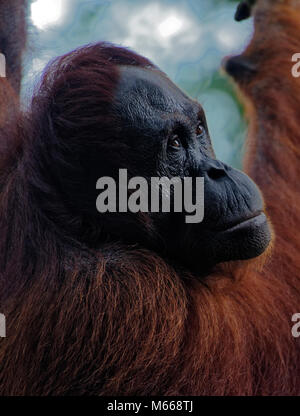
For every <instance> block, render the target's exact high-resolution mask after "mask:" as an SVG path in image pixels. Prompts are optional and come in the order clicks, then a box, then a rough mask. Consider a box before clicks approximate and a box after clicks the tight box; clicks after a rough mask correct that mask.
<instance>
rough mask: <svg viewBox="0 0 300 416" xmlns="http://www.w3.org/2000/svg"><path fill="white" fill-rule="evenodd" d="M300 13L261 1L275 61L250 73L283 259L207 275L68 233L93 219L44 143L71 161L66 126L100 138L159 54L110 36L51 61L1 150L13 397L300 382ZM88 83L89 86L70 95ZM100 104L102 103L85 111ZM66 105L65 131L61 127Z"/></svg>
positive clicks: (2, 388)
mask: <svg viewBox="0 0 300 416" xmlns="http://www.w3.org/2000/svg"><path fill="white" fill-rule="evenodd" d="M299 21H300V14H299V12H298V11H297V13H296V11H295V10H291V9H290V8H288V7H284V6H278V8H276V7H274V8H273V9H272V13H271V12H270V11H269V12H268V14H266V13H265V12H264V10H263V11H262V12H260V13H259V12H257V15H256V31H255V35H254V38H253V40H252V42H251V44H250V46H249V48H248V49H247V50H246V51H245V53H244V55H243V56H246V57H247V59H248V60H251V59H256V61H255V62H257V64H258V66H259V68H258V69H257V71H256V72H255V73H254V74H253V75H252V78H251V79H250V78H249V79H248V80H246V81H245V78H244V77H243V78H242V80H241V81H239V79H238V76H236V81H237V82H239V84H240V86H241V88H242V90H243V92H244V94H246V95H247V97H248V102H247V108H248V114H249V117H250V123H251V125H250V137H249V144H250V146H251V149H250V156H249V157H248V161H247V170H248V171H249V172H250V174H252V177H254V179H255V180H256V181H257V183H258V184H259V185H260V186H261V187H262V189H263V192H264V195H265V200H266V206H267V211H268V213H269V216H270V218H271V221H272V223H273V226H274V229H275V233H276V240H275V242H274V247H273V251H272V255H270V256H269V257H268V259H267V260H266V261H263V260H265V259H258V261H257V260H256V261H250V262H237V263H230V264H226V265H221V266H218V267H217V268H216V270H215V271H214V273H212V274H211V275H210V276H207V277H206V278H205V279H202V280H199V279H197V276H193V275H190V274H189V273H184V272H182V271H181V272H179V271H178V270H175V269H174V268H173V267H172V265H170V264H167V263H166V261H165V260H164V259H162V258H160V257H159V256H158V255H156V254H155V253H153V252H150V251H147V250H143V249H136V248H134V247H126V246H123V245H121V244H117V245H111V244H109V243H105V244H103V246H102V247H101V248H100V249H91V248H89V247H88V246H87V245H84V244H83V243H80V242H79V240H78V239H77V238H75V237H74V235H75V234H73V233H70V232H69V233H68V232H67V231H66V230H72V231H73V230H74V229H76V230H77V228H78V224H73V223H72V221H73V222H75V223H76V221H77V220H76V218H75V217H73V216H72V215H70V213H69V211H67V210H66V208H65V205H64V204H62V202H61V201H62V198H61V194H58V190H57V182H56V177H55V175H54V176H51V175H52V172H53V169H51V166H50V162H51V160H53V159H51V158H50V153H48V152H45V151H42V150H43V146H46V148H47V146H48V148H49V149H50V151H51V152H53V151H54V150H53V149H55V151H56V157H57V164H58V169H59V166H60V164H63V157H62V153H60V151H61V149H58V148H57V147H55V143H49V140H50V141H51V140H52V139H53V137H54V135H52V132H53V129H55V130H57V129H59V128H61V130H60V131H61V134H65V137H66V138H67V137H68V134H69V133H70V132H72V136H74V134H75V135H76V134H77V136H78V139H81V140H85V139H87V138H86V137H84V138H80V135H81V131H83V130H84V131H86V132H87V134H88V132H89V130H88V128H87V127H88V126H89V123H94V122H95V121H96V122H99V120H101V117H104V114H105V111H106V108H107V107H106V105H110V100H111V94H112V91H113V88H114V86H115V83H116V81H117V72H116V67H115V66H116V65H117V64H119V57H120V56H121V57H122V60H124V61H123V63H124V64H128V65H132V64H133V65H145V66H147V65H151V64H150V63H149V61H146V60H144V58H141V57H138V56H137V55H135V54H133V53H131V52H129V51H127V50H123V49H119V48H115V47H113V46H110V45H106V44H100V45H94V46H90V47H87V48H83V49H79V50H77V51H75V52H73V53H71V54H70V55H66V56H64V57H62V58H59V59H58V60H56V61H55V62H54V63H52V64H51V65H50V66H49V67H48V68H47V70H46V72H45V74H44V76H43V79H42V84H41V88H40V89H39V91H38V92H37V94H36V95H35V97H34V99H33V105H32V109H31V113H29V114H25V115H21V116H19V121H18V122H16V123H15V124H16V125H18V126H19V127H16V128H15V133H14V135H13V137H10V142H11V145H10V147H9V149H8V150H7V151H6V154H5V155H3V156H2V155H1V168H0V169H1V177H0V178H1V183H0V186H1V194H0V213H1V216H0V235H1V239H0V272H1V275H0V302H1V313H4V314H5V315H6V318H7V338H5V339H1V340H0V392H1V394H3V395H83V394H85V395H174V394H177V395H182V394H184V395H187V394H188V395H258V394H260V395H279V394H287V395H296V394H300V383H299V378H298V375H299V374H300V349H299V340H296V339H294V338H293V337H292V334H291V326H292V322H291V317H292V315H293V314H294V313H296V312H298V311H299V308H300V293H299V292H300V282H299V277H300V273H299V272H300V256H299V252H300V237H299V234H298V233H297V231H298V230H299V229H300V194H299V193H297V191H299V177H300V176H299V174H300V164H299V149H298V148H297V143H298V142H299V139H300V138H299V135H300V133H299V129H298V125H297V120H299V119H300V81H298V80H296V79H291V78H288V76H289V75H288V70H290V67H289V63H290V56H291V55H292V52H294V49H295V48H296V47H298V49H299V47H300V29H299V24H298V22H299ZM278 26H279V27H280V30H278ZM102 75H103V77H102ZM101 77H102V78H101ZM107 79H108V81H107ZM103 80H105V81H103ZM72 82H74V83H76V82H78V85H80V87H79V88H78V89H76V88H75V90H74V91H75V92H74V94H73V95H72V96H70V95H69V94H68V89H67V86H68V85H70V83H72ZM54 90H55V91H58V95H56V96H58V97H59V100H58V101H55V102H54V101H53V91H54ZM105 99H107V102H106V104H105V103H104V104H103V101H101V100H104V101H105ZM100 101H101V102H100ZM84 103H86V105H87V108H89V109H91V108H92V110H91V111H93V109H94V111H95V114H93V113H88V112H87V114H85V112H84V111H83V112H80V111H79V109H81V110H82V108H84ZM91 103H92V104H93V105H94V107H93V106H92V107H91ZM53 111H58V112H59V114H60V115H61V120H59V122H61V127H60V125H59V124H58V125H55V126H53V124H51V123H52V121H51V114H52V112H53ZM24 119H25V120H26V119H27V120H29V122H28V121H24ZM100 122H101V123H102V121H100ZM105 122H106V120H103V123H105ZM104 125H105V124H104ZM108 127H109V126H108ZM64 129H65V130H64ZM104 130H105V128H104ZM50 144H52V145H53V146H52V147H51V146H50ZM52 156H53V153H52ZM62 192H63V190H62ZM54 219H55V221H54ZM57 224H59V226H58V225H57ZM260 263H262V264H260Z"/></svg>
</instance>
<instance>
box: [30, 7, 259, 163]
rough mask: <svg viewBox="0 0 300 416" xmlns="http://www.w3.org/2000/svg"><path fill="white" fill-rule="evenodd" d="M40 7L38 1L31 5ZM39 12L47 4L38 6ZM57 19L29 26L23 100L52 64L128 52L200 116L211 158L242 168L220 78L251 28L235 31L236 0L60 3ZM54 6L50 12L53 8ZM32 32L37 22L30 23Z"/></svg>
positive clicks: (239, 126)
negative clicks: (93, 53) (84, 49)
mask: <svg viewBox="0 0 300 416" xmlns="http://www.w3.org/2000/svg"><path fill="white" fill-rule="evenodd" d="M34 1H41V0H34ZM42 1H43V2H44V3H45V11H44V13H47V7H46V6H47V4H48V7H51V5H50V3H51V0H49V2H48V3H47V0H42ZM61 1H62V4H63V14H62V18H61V19H60V20H59V21H57V22H56V24H53V25H49V26H48V27H45V28H43V29H41V30H40V29H38V28H37V27H35V25H34V24H33V25H32V29H31V40H30V44H31V49H30V51H31V52H30V53H29V54H28V55H27V60H26V65H25V68H26V77H25V81H24V86H23V96H24V101H25V102H26V100H27V99H29V96H30V94H31V91H32V87H33V85H34V82H35V80H36V78H37V76H38V75H39V73H40V72H41V70H42V69H43V67H44V66H45V64H46V63H47V62H48V61H49V60H50V59H51V58H53V57H55V56H57V55H59V54H63V53H66V52H67V51H69V50H71V49H74V48H76V47H78V46H80V45H83V44H87V43H90V42H96V41H100V40H106V41H111V42H114V43H117V44H121V45H123V46H127V47H130V48H132V49H134V50H136V51H137V52H139V53H141V54H143V55H145V56H147V57H148V58H150V59H151V60H153V61H154V62H155V64H157V65H158V66H159V67H160V68H161V69H162V70H163V71H165V72H166V73H167V74H168V75H169V76H170V78H171V79H172V80H173V81H175V82H176V83H177V84H178V85H179V86H180V87H181V88H183V89H184V90H185V91H186V92H187V93H188V94H189V95H191V96H192V97H194V98H196V99H198V100H199V101H200V103H201V104H202V105H203V106H204V109H205V110H206V114H207V119H208V125H209V128H210V133H211V137H212V140H213V144H214V147H215V150H216V154H217V157H218V158H220V159H221V160H223V161H225V162H227V163H229V164H232V165H234V166H235V167H241V155H242V150H243V143H244V138H245V132H246V125H245V122H244V119H243V110H242V107H241V105H240V104H239V102H238V101H237V99H236V95H235V92H234V88H233V85H232V83H231V82H230V81H229V80H228V78H227V77H226V76H225V75H224V74H223V73H221V72H220V70H219V69H220V64H221V60H222V58H223V57H224V56H226V55H231V54H234V53H238V52H240V51H241V50H242V49H243V47H244V46H245V44H246V43H247V41H248V40H249V38H250V36H251V33H252V22H251V21H246V22H243V23H236V22H235V21H234V19H233V16H234V13H235V9H236V6H237V1H234V0H61ZM52 5H53V4H52ZM33 23H35V24H36V22H33Z"/></svg>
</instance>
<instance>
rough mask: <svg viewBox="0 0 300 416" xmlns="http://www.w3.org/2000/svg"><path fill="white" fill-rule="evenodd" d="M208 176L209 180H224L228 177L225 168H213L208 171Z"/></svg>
mask: <svg viewBox="0 0 300 416" xmlns="http://www.w3.org/2000/svg"><path fill="white" fill-rule="evenodd" d="M207 175H208V177H209V178H211V179H214V180H216V179H220V178H223V176H225V175H226V172H225V169H224V168H220V167H215V166H214V167H211V168H210V169H209V170H208V171H207Z"/></svg>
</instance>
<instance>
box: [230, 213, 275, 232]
mask: <svg viewBox="0 0 300 416" xmlns="http://www.w3.org/2000/svg"><path fill="white" fill-rule="evenodd" d="M266 221H267V217H266V215H265V214H264V213H263V212H261V213H260V214H258V215H256V216H255V217H252V218H249V219H248V220H245V221H242V222H240V223H239V224H237V225H234V226H233V227H231V228H227V230H225V232H227V231H230V232H231V231H239V230H243V229H245V228H248V227H249V226H251V227H259V226H260V225H262V224H264V223H265V222H266Z"/></svg>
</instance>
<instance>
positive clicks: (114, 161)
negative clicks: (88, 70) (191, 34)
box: [89, 66, 271, 273]
mask: <svg viewBox="0 0 300 416" xmlns="http://www.w3.org/2000/svg"><path fill="white" fill-rule="evenodd" d="M119 72H120V73H119V75H120V78H119V82H118V85H117V89H116V92H115V100H114V103H113V106H112V108H113V109H112V111H113V117H114V118H115V120H116V128H115V137H114V142H115V144H114V146H115V150H114V153H113V154H112V155H113V156H111V157H109V158H104V159H103V160H102V158H101V147H100V148H99V149H98V150H97V151H95V152H94V155H95V156H94V162H93V163H92V165H90V167H89V170H90V173H89V177H90V178H92V183H96V181H97V179H98V178H99V177H101V176H113V177H115V178H116V179H117V178H118V170H119V169H121V168H122V169H128V174H129V178H130V177H132V176H142V177H145V178H148V179H149V178H150V177H154V176H159V177H162V176H167V177H169V178H171V177H180V178H184V177H204V186H205V197H204V201H205V215H204V220H203V221H202V222H201V223H199V224H186V223H185V216H184V212H183V213H180V214H178V213H174V212H173V213H167V214H166V213H159V214H158V213H156V214H155V213H149V214H148V213H147V214H145V213H144V214H131V213H126V214H124V213H122V214H120V213H119V214H118V213H116V214H101V215H102V216H101V218H100V217H98V219H95V221H101V224H102V227H103V229H104V230H105V231H106V232H107V233H108V234H109V235H110V238H112V236H113V235H115V238H116V239H120V238H121V239H122V240H123V241H125V242H126V243H140V244H142V245H143V246H146V247H150V248H151V249H155V250H156V251H158V252H159V253H162V254H163V255H165V256H167V257H170V258H171V259H172V261H174V260H175V261H177V262H179V263H181V264H184V265H185V266H188V267H189V268H190V269H192V270H194V271H197V272H200V270H201V272H202V273H205V272H206V271H207V270H209V269H210V268H211V267H212V266H214V265H215V264H217V263H219V262H224V261H229V260H242V259H249V258H253V257H256V256H258V255H260V254H261V253H263V252H264V251H265V249H266V248H267V246H268V244H269V242H270V238H271V235H270V229H269V226H268V222H267V219H266V216H265V214H264V213H263V201H262V197H261V194H260V192H259V190H258V188H257V187H256V185H255V184H254V182H253V181H252V180H251V179H250V178H249V177H248V176H246V175H245V174H244V173H242V172H240V171H238V170H236V169H233V168H231V167H229V166H227V165H225V164H224V163H222V162H220V161H218V160H216V158H215V155H214V151H213V148H212V144H211V141H210V137H209V132H208V128H207V124H206V120H205V115H204V111H203V109H202V107H201V105H200V104H199V103H198V102H196V101H194V100H192V99H190V98H189V97H188V96H186V95H185V94H184V93H183V92H182V91H181V90H180V89H179V88H178V87H177V86H175V85H174V84H173V83H172V82H171V81H170V80H169V79H168V78H167V77H166V76H165V75H164V74H163V73H161V72H160V71H159V70H156V69H145V68H138V67H133V66H121V67H119ZM116 143H117V144H119V151H117V150H116V149H118V145H117V146H116ZM103 153H104V152H103ZM99 158H100V159H101V163H99ZM89 163H91V162H89ZM95 196H96V194H95ZM93 199H94V197H93V198H92V200H93ZM93 209H94V206H93ZM98 215H100V214H98ZM103 215H104V217H105V220H104V221H103V222H102V220H103ZM146 217H147V220H146V221H145V218H146ZM137 219H140V221H139V220H137ZM145 224H147V227H146V228H145ZM166 242H167V243H166ZM198 267H199V268H200V269H198Z"/></svg>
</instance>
